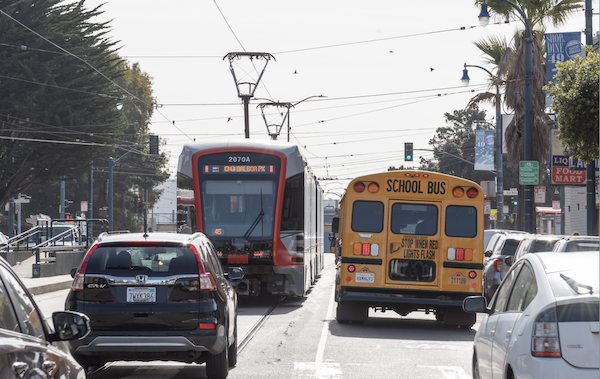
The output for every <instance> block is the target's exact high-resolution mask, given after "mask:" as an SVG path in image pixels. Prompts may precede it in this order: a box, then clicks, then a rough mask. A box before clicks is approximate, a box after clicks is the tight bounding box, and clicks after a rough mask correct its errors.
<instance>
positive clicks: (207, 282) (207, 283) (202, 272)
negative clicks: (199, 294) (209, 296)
mask: <svg viewBox="0 0 600 379" xmlns="http://www.w3.org/2000/svg"><path fill="white" fill-rule="evenodd" d="M190 248H191V249H192V251H193V252H194V256H195V257H196V262H197V263H198V279H199V281H200V290H201V291H203V290H206V291H214V290H215V289H216V288H217V287H216V286H215V282H214V280H213V278H212V275H211V274H210V273H207V272H206V269H205V268H204V262H202V256H200V252H199V251H198V250H197V249H196V246H194V245H190Z"/></svg>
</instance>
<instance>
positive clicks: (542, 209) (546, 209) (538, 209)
mask: <svg viewBox="0 0 600 379" xmlns="http://www.w3.org/2000/svg"><path fill="white" fill-rule="evenodd" d="M535 212H536V213H560V209H554V208H551V207H535Z"/></svg>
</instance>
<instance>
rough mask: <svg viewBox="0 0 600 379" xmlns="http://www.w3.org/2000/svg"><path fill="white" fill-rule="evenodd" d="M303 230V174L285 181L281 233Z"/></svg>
mask: <svg viewBox="0 0 600 379" xmlns="http://www.w3.org/2000/svg"><path fill="white" fill-rule="evenodd" d="M303 229H304V173H300V174H298V175H294V176H292V177H291V178H288V179H287V180H286V181H285V191H284V194H283V209H282V212H281V231H294V230H296V231H297V230H303Z"/></svg>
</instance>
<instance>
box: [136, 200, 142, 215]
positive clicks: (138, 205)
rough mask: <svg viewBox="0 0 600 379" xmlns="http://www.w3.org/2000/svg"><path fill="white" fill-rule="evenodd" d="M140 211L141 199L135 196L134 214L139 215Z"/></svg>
mask: <svg viewBox="0 0 600 379" xmlns="http://www.w3.org/2000/svg"><path fill="white" fill-rule="evenodd" d="M141 211H142V198H141V197H139V196H137V197H136V198H135V213H140V212H141Z"/></svg>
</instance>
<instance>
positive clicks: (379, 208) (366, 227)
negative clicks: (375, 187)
mask: <svg viewBox="0 0 600 379" xmlns="http://www.w3.org/2000/svg"><path fill="white" fill-rule="evenodd" d="M352 230H353V231H355V232H364V233H381V231H383V203H382V202H379V201H355V202H354V204H353V205H352Z"/></svg>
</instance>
